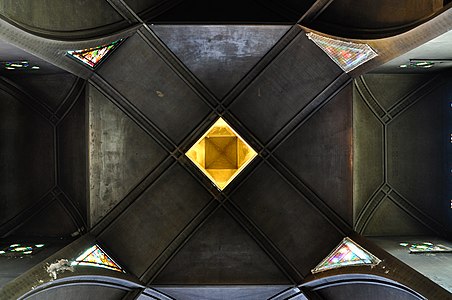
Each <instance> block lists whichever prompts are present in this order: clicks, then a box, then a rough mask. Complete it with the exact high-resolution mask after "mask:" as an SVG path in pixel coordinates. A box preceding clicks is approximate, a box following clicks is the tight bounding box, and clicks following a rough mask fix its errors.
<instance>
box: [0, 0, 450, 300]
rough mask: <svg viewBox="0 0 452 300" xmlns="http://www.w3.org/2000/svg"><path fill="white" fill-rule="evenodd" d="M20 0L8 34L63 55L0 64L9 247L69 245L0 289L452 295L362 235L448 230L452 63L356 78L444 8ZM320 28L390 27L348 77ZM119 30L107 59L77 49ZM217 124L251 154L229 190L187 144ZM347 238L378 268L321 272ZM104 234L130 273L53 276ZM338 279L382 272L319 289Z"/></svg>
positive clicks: (131, 294) (416, 37)
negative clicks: (37, 242)
mask: <svg viewBox="0 0 452 300" xmlns="http://www.w3.org/2000/svg"><path fill="white" fill-rule="evenodd" d="M22 2H23V1H19V2H18V3H16V1H2V3H1V6H0V14H1V16H2V19H1V20H0V21H1V22H2V24H3V25H4V26H2V29H1V30H0V37H1V38H2V39H3V40H5V42H2V43H4V46H3V47H4V48H5V49H9V50H8V51H9V52H7V53H10V54H13V53H21V55H22V56H21V57H22V58H21V59H27V60H30V61H36V62H37V63H40V62H42V63H43V65H44V64H46V63H51V64H53V65H55V66H57V67H55V66H53V65H50V67H49V69H45V68H42V70H40V71H38V72H36V73H30V72H28V73H27V72H26V71H19V72H16V73H12V72H8V71H5V70H2V71H1V74H0V75H1V77H0V89H1V90H0V98H1V99H2V100H3V101H2V104H1V105H2V109H1V112H0V119H1V120H2V123H1V125H2V127H1V137H2V139H3V140H4V141H5V143H2V146H1V147H2V148H1V149H2V155H3V154H5V156H4V157H5V158H3V157H2V168H3V166H5V174H8V176H2V181H1V187H2V188H1V190H2V199H6V200H5V204H2V205H3V206H2V209H1V210H0V236H1V237H2V238H4V240H2V241H1V242H2V244H5V245H6V244H7V243H8V242H10V241H11V242H12V241H14V240H27V239H43V240H46V241H48V242H49V243H50V244H51V243H52V241H55V240H52V239H53V238H63V241H64V244H68V246H67V247H66V248H64V249H63V250H61V251H59V252H56V251H55V253H54V254H53V255H52V256H50V257H49V258H47V259H46V260H45V261H44V262H43V263H41V264H37V265H36V266H35V267H34V268H33V269H31V270H29V272H28V273H25V274H24V275H23V276H21V277H19V278H18V279H17V280H14V281H11V282H10V283H9V284H8V285H6V286H5V287H4V288H3V289H2V290H0V298H1V297H5V298H6V299H8V297H19V296H20V295H22V294H24V293H25V292H27V291H29V290H30V289H31V287H32V286H33V288H36V287H38V286H40V285H42V283H44V285H42V289H39V291H38V290H37V291H36V292H34V293H31V294H30V295H29V298H27V299H45V298H46V297H47V299H53V298H55V299H58V298H61V297H63V295H65V296H66V295H72V296H71V297H75V295H78V296H80V295H85V296H86V298H88V297H107V298H108V299H148V298H149V299H150V298H151V297H155V298H157V299H173V298H178V297H182V298H181V299H184V297H187V298H186V299H194V298H196V297H207V296H206V295H208V294H209V291H208V290H206V288H207V286H210V288H215V286H217V287H218V289H216V290H215V291H212V292H211V293H212V294H211V295H212V299H223V298H221V297H224V295H225V294H227V293H232V294H233V295H236V296H237V297H243V299H259V297H265V298H270V297H272V296H274V298H272V299H283V298H287V299H289V298H290V299H303V298H304V297H307V298H308V299H318V298H320V299H322V298H325V299H347V298H348V297H350V295H351V294H353V295H360V297H371V296H372V297H374V298H375V299H376V298H378V297H380V298H381V297H401V299H416V297H418V296H419V295H424V296H426V297H433V298H434V297H447V296H448V293H447V291H445V290H444V289H442V288H441V287H440V286H438V285H436V284H435V283H433V282H432V281H430V280H428V279H426V278H425V277H423V276H422V275H421V274H419V273H417V272H416V271H414V270H413V269H411V268H410V267H408V266H406V265H405V264H403V263H402V262H401V261H399V260H397V259H395V258H393V257H392V256H391V255H389V254H388V253H387V252H385V251H384V250H382V249H380V248H379V247H377V246H375V245H374V244H373V243H372V242H369V241H368V240H367V239H365V238H364V237H363V236H361V235H364V236H400V235H414V236H420V235H430V236H439V237H445V238H447V237H448V235H450V228H451V227H450V221H449V219H448V218H449V217H450V216H448V215H446V213H444V211H443V209H442V208H443V206H444V199H443V198H444V194H443V191H442V188H444V187H445V186H446V185H447V182H446V181H445V180H443V178H444V176H445V174H444V164H445V161H446V160H447V153H445V150H444V144H443V142H442V139H443V138H444V137H443V135H444V134H443V133H444V130H445V129H444V128H445V127H446V125H445V124H446V122H445V121H444V118H445V117H446V116H444V115H443V110H444V107H445V106H447V105H448V103H449V102H448V101H450V99H449V98H448V96H450V84H448V80H449V79H450V77H449V75H448V73H447V72H443V73H439V74H434V75H432V74H425V75H410V74H402V75H391V74H366V75H363V74H364V73H365V72H367V71H369V70H370V69H371V66H376V65H378V64H381V63H384V62H385V61H388V60H390V59H392V58H394V57H396V56H398V55H400V54H402V53H403V52H406V51H408V50H410V49H408V48H409V47H411V48H414V47H415V46H416V45H418V44H421V43H423V42H424V40H425V39H428V38H430V39H431V38H433V37H435V36H437V35H438V34H440V33H441V32H444V31H447V30H449V29H450V24H449V23H447V20H448V19H450V10H447V8H448V6H447V5H448V4H447V3H446V6H443V2H442V1H421V2H422V3H418V5H417V6H416V7H415V9H414V8H413V9H408V10H406V13H405V14H393V13H391V14H390V15H389V11H391V12H392V11H394V10H396V11H399V10H400V11H402V10H403V9H404V8H406V7H407V6H409V4H412V1H408V0H407V1H401V2H400V3H396V4H395V3H392V2H391V1H384V3H382V4H379V5H377V4H375V3H373V2H372V1H364V2H360V4H359V5H356V6H352V5H351V4H350V3H349V2H350V1H339V0H334V1H323V0H317V1H289V0H286V1H278V3H275V2H274V1H266V0H256V1H231V2H228V3H225V2H218V1H215V2H212V1H201V0H187V1H171V0H170V1H140V0H108V1H100V2H99V3H97V4H96V6H95V7H90V8H89V9H88V10H87V7H88V4H89V3H88V1H75V2H73V3H71V4H70V6H64V5H62V4H61V3H60V2H58V1H50V0H47V1H46V3H45V4H42V6H43V7H51V8H52V9H49V10H43V9H42V7H41V6H40V7H39V8H36V7H34V6H31V7H30V6H26V5H25V2H23V3H22ZM371 2H372V3H371ZM390 2H391V3H390ZM207 7H208V8H210V12H211V13H210V14H209V13H205V11H203V9H205V8H207ZM344 7H347V9H344ZM363 7H368V8H369V9H368V10H364V9H363ZM86 11H87V12H86ZM85 12H86V13H85ZM53 14H56V15H57V16H58V17H52V15H53ZM384 16H386V17H384ZM363 18H364V19H365V20H366V22H364V23H363V22H361V21H360V20H362V19H363ZM215 22H217V23H220V24H212V23H215ZM181 23H182V24H185V25H181ZM187 23H188V25H187ZM256 24H259V25H256ZM270 24H271V25H270ZM420 24H424V25H420ZM425 24H428V25H425ZM300 25H301V26H300ZM417 25H419V27H417ZM422 26H424V27H422ZM412 28H414V29H413V30H412V31H408V30H409V29H412ZM436 29H438V30H436ZM312 30H320V31H322V30H324V32H326V33H328V34H331V35H338V36H342V38H345V37H348V38H350V37H352V38H356V37H359V38H367V39H372V38H375V37H386V38H384V39H381V40H375V39H374V40H372V41H369V44H371V46H373V47H374V48H375V49H376V50H377V52H379V54H380V56H379V58H377V59H375V60H374V61H371V62H370V63H367V64H364V65H363V66H362V67H358V68H357V69H355V70H354V71H353V72H352V73H350V74H347V73H345V72H344V71H343V70H342V69H341V68H339V66H338V65H336V64H335V63H334V62H333V61H332V60H331V59H330V58H329V57H328V56H327V54H326V53H325V52H323V51H322V50H321V49H320V48H319V47H318V46H317V45H316V44H314V43H313V42H312V41H311V40H310V39H309V38H308V37H307V36H306V33H307V32H310V31H312ZM416 30H417V31H416ZM405 31H406V32H405ZM344 32H347V33H350V34H348V35H344V34H343V33H344ZM401 32H405V33H404V34H400V35H395V34H396V33H397V34H398V33H401ZM422 33H425V35H424V36H423V35H422ZM411 38H412V39H413V42H412V44H410V45H408V46H407V45H405V44H404V43H403V42H404V41H405V40H409V39H411ZM118 39H123V40H124V41H123V42H122V44H121V45H120V46H119V47H118V48H117V49H115V50H114V51H113V52H112V53H111V54H110V55H109V56H108V57H107V58H106V59H105V60H104V61H103V62H102V63H101V64H100V65H99V66H98V67H96V68H95V69H90V68H87V67H85V66H83V65H82V64H80V63H79V62H77V61H75V60H71V59H70V58H68V57H67V56H65V53H66V51H67V50H77V49H85V48H89V47H94V46H99V45H103V44H108V43H110V42H112V41H115V40H118ZM354 41H355V42H363V41H358V40H354ZM402 44H403V45H402ZM12 45H14V46H12ZM391 45H399V47H397V48H396V49H391V50H388V51H386V50H387V49H389V48H390V46H391ZM7 47H10V48H7ZM19 48H23V49H25V50H27V51H28V52H29V53H32V54H29V53H28V52H23V53H22V52H20V51H22V50H19ZM5 53H6V52H5ZM2 59H4V60H9V59H11V58H9V57H7V55H6V56H4V58H3V57H2ZM63 70H65V71H63ZM361 75H362V76H361ZM219 117H221V118H222V119H224V120H225V121H226V122H227V124H228V125H230V126H231V128H233V130H234V131H235V132H237V134H238V135H240V136H241V137H242V138H243V139H244V140H245V141H246V142H247V143H248V144H249V145H250V146H251V147H252V148H253V149H254V150H255V151H256V152H257V153H258V156H257V157H256V158H255V159H254V160H253V161H252V162H251V163H250V164H249V165H248V166H247V167H246V168H245V169H244V170H243V171H242V172H241V173H240V174H239V175H238V176H237V177H236V178H235V179H234V180H233V181H232V182H231V183H230V184H229V185H227V187H226V188H225V189H223V190H220V189H218V188H217V187H216V186H215V185H214V184H212V182H210V180H209V178H207V177H206V176H205V175H204V174H203V173H202V172H200V171H199V170H198V169H197V166H195V165H194V164H193V163H192V161H191V160H190V159H189V158H188V157H186V155H185V153H186V152H187V151H188V150H189V149H190V148H191V147H192V146H193V144H194V143H195V142H196V141H197V140H198V139H199V138H200V137H201V136H203V134H204V133H205V132H206V130H208V129H209V128H210V127H211V126H212V124H214V123H215V122H216V121H217V120H218V118H219ZM446 204H447V203H446ZM441 205H443V206H441ZM80 235H82V236H81V237H79V236H80ZM345 236H353V238H355V239H356V240H357V241H358V243H360V244H361V245H362V246H363V247H365V248H367V249H369V251H371V252H372V253H373V254H375V255H376V256H378V257H379V258H380V259H381V260H382V261H383V262H382V263H381V264H380V265H378V266H377V267H375V268H371V267H369V266H362V267H359V268H353V267H349V268H345V269H338V270H334V271H328V274H327V275H315V276H314V275H312V274H311V270H312V269H313V268H314V267H315V266H316V265H317V264H318V263H319V262H320V261H321V260H322V259H323V258H324V257H325V256H326V255H328V253H330V251H331V250H332V249H333V248H334V247H335V246H336V245H337V244H338V243H339V242H340V241H341V240H342V239H343V238H344V237H345ZM93 243H97V244H99V245H100V246H101V247H102V248H103V249H105V250H106V252H107V253H108V255H110V256H111V257H112V258H114V260H115V261H116V262H117V263H118V264H119V265H120V266H121V267H122V268H123V269H124V270H125V272H126V273H124V274H123V273H119V272H115V271H111V270H106V269H102V270H98V269H96V268H89V267H80V268H79V267H76V269H75V271H74V272H75V273H74V274H72V272H70V271H68V272H65V273H63V274H62V275H61V277H59V279H61V278H64V280H63V281H61V282H60V281H58V280H59V279H58V280H57V281H55V282H52V281H51V280H50V277H49V276H48V274H46V272H45V268H44V264H45V263H53V262H55V261H56V260H57V259H61V258H67V259H75V257H76V256H77V255H79V254H80V253H81V252H82V251H83V250H84V249H86V248H87V247H90V246H91V245H92V244H93ZM59 246H60V247H57V248H58V249H60V248H61V246H62V245H61V244H59ZM49 255H50V253H49ZM0 259H1V257H0ZM42 259H44V257H43V258H42ZM1 263H2V261H1V260H0V267H1ZM36 263H38V261H36ZM341 273H363V274H367V275H369V276H371V275H375V276H380V277H385V278H386V279H384V280H383V279H382V280H380V279H378V280H377V279H375V278H373V279H372V280H371V279H369V280H367V281H366V280H361V279H356V280H355V279H350V280H349V281H347V280H348V279H347V280H344V281H338V282H339V283H338V284H336V285H332V284H328V280H325V282H326V283H322V279H323V278H327V277H328V276H331V275H332V276H336V275H339V274H341ZM79 275H80V276H82V275H83V276H85V277H83V278H79V279H74V278H75V277H77V276H79ZM94 275H96V276H106V277H109V278H112V279H108V280H100V279H99V277H95V276H94ZM367 275H366V276H367ZM72 276H74V278H71V277H72ZM90 276H94V277H90ZM37 278H38V279H37ZM41 278H42V279H41ZM115 278H116V279H115ZM367 279H368V278H367ZM36 280H38V281H36ZM39 280H42V281H43V282H39ZM121 280H123V281H121ZM316 280H320V281H316ZM354 280H355V281H354ZM360 280H361V281H360ZM118 281H121V282H122V283H118ZM126 281H127V282H129V283H127V284H126V283H124V282H126ZM389 281H390V282H391V283H390V284H389V283H388V282H389ZM131 282H133V284H132V283H131ZM310 282H312V284H309V283H310ZM319 282H320V283H319ZM329 283H331V282H329ZM88 284H89V285H90V288H88ZM19 285H20V288H19V287H18V286H19ZM91 285H93V287H92V288H91ZM228 289H229V290H228ZM99 295H102V296H99ZM107 295H108V296H107ZM197 295H198V296H197ZM214 295H215V296H214ZM263 295H264V296H263ZM85 296H84V297H85ZM52 297H53V298H52ZM172 297H173V298H172ZM189 297H192V298H189ZM215 297H217V298H215ZM68 299H71V298H68ZM438 299H439V298H438Z"/></svg>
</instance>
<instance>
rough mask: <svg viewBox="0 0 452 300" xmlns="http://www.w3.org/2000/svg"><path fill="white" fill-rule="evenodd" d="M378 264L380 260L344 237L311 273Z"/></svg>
mask: <svg viewBox="0 0 452 300" xmlns="http://www.w3.org/2000/svg"><path fill="white" fill-rule="evenodd" d="M379 263H380V260H379V259H378V258H377V257H375V256H374V255H372V254H371V253H370V252H369V251H367V250H365V249H364V248H362V247H361V246H359V245H358V244H356V243H355V242H353V241H352V240H351V239H350V238H348V237H346V238H344V239H343V240H342V242H341V243H340V244H339V245H338V246H337V247H336V248H335V249H334V250H333V251H332V252H331V253H330V254H328V256H327V257H326V258H325V259H324V260H322V261H321V262H320V263H319V264H318V265H317V266H316V267H315V268H314V269H313V270H312V271H311V272H312V273H313V274H314V273H318V272H323V271H326V270H330V269H335V268H340V267H346V266H358V265H360V266H362V265H377V264H379Z"/></svg>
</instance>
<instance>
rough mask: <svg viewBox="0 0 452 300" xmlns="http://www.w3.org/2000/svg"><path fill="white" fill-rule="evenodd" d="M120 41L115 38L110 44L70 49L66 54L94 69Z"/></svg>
mask: <svg viewBox="0 0 452 300" xmlns="http://www.w3.org/2000/svg"><path fill="white" fill-rule="evenodd" d="M121 42H122V40H117V41H114V42H112V43H111V44H107V45H101V46H98V47H94V48H88V49H82V50H71V51H67V53H66V54H67V55H68V56H70V57H72V58H75V59H76V60H78V61H80V62H82V63H83V64H85V65H87V66H89V67H91V68H93V69H94V68H95V67H96V66H97V65H98V64H99V63H100V62H101V61H102V59H103V58H105V57H106V55H107V54H108V53H110V52H111V51H113V49H114V48H116V47H117V46H118V45H119V44H120V43H121Z"/></svg>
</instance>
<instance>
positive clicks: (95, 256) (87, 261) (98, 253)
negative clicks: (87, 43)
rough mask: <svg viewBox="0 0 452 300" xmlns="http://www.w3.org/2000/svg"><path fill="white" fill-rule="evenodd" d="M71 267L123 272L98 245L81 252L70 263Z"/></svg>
mask: <svg viewBox="0 0 452 300" xmlns="http://www.w3.org/2000/svg"><path fill="white" fill-rule="evenodd" d="M72 265H73V266H76V265H83V266H92V267H99V268H106V269H110V270H114V271H119V272H124V271H123V270H122V268H121V267H120V266H119V265H118V264H117V263H115V262H114V261H113V259H111V258H110V257H109V256H108V255H107V254H106V253H105V251H103V250H102V249H101V248H100V247H99V246H98V245H94V246H92V247H91V248H89V249H87V250H86V251H85V252H83V253H82V254H81V255H80V256H79V257H77V259H76V260H75V261H74V262H72Z"/></svg>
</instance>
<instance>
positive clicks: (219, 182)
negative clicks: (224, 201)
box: [186, 118, 257, 190]
mask: <svg viewBox="0 0 452 300" xmlns="http://www.w3.org/2000/svg"><path fill="white" fill-rule="evenodd" d="M186 155H187V157H188V158H189V159H190V160H191V161H192V162H193V163H194V164H195V165H196V166H197V167H198V168H199V169H200V170H201V172H203V173H204V174H205V175H206V176H207V177H208V178H209V179H210V180H211V181H212V182H213V183H214V184H215V185H216V186H217V187H218V188H219V189H220V190H223V189H224V188H225V187H226V186H227V185H228V184H229V183H230V182H231V181H232V180H234V178H235V177H236V176H237V175H238V174H239V173H240V172H241V171H242V170H243V169H244V168H245V167H246V166H247V165H248V164H249V163H250V162H251V161H252V160H253V158H255V157H256V156H257V153H256V151H254V150H253V148H251V147H250V146H249V145H248V144H247V143H246V142H245V141H244V140H243V139H242V138H241V137H240V136H239V135H238V134H237V133H236V132H235V131H234V130H233V129H232V128H231V127H230V126H229V125H228V124H227V123H226V122H225V121H224V120H223V119H222V118H219V119H218V120H217V121H216V122H215V124H213V125H212V127H210V128H209V130H207V132H206V133H205V134H204V135H203V136H202V137H201V138H200V139H199V140H198V141H197V142H196V143H195V144H194V145H193V146H192V147H191V148H190V149H189V150H188V151H187V153H186Z"/></svg>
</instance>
